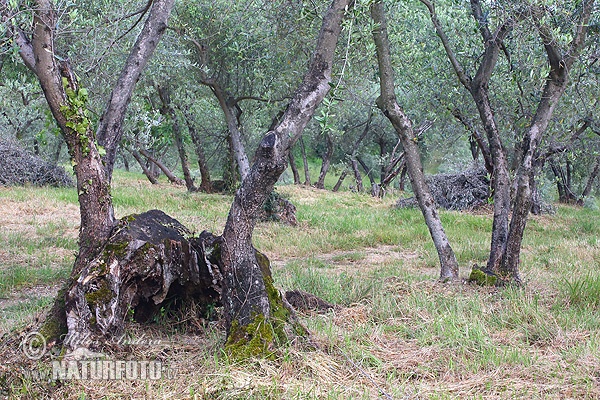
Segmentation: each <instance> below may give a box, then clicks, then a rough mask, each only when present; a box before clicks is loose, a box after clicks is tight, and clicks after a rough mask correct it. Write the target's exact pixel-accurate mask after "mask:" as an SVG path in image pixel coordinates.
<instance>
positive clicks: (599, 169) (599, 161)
mask: <svg viewBox="0 0 600 400" xmlns="http://www.w3.org/2000/svg"><path fill="white" fill-rule="evenodd" d="M598 173H600V156H598V157H597V158H596V162H595V163H594V168H593V169H592V172H591V173H590V176H588V179H587V183H586V184H585V189H583V192H582V193H581V197H580V198H579V200H577V204H578V205H580V206H583V203H584V201H585V199H586V198H587V197H588V196H589V195H590V193H591V192H592V188H593V187H594V180H596V177H597V176H598Z"/></svg>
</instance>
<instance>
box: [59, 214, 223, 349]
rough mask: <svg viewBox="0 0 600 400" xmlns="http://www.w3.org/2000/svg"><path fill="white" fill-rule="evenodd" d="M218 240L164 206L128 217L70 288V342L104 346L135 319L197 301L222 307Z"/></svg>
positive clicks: (142, 319) (71, 345)
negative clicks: (196, 234) (168, 212)
mask: <svg viewBox="0 0 600 400" xmlns="http://www.w3.org/2000/svg"><path fill="white" fill-rule="evenodd" d="M219 243H220V242H219V240H218V238H217V237H215V236H214V235H212V234H210V233H208V232H206V231H205V232H202V234H200V235H199V237H194V236H193V235H192V233H191V232H190V231H189V230H188V229H187V228H186V227H184V226H183V225H181V224H180V223H179V222H178V221H177V220H175V219H173V218H171V217H169V216H168V215H166V214H165V213H163V212H162V211H159V210H150V211H147V212H145V213H143V214H134V215H130V216H127V217H124V218H123V219H121V221H120V222H119V223H118V225H117V227H116V228H115V229H114V230H113V232H112V234H111V236H110V238H109V239H108V241H107V242H105V244H104V245H103V246H102V247H101V251H100V252H99V255H98V256H97V257H95V258H94V259H93V260H91V261H90V262H89V263H87V264H86V265H85V267H84V268H83V270H82V271H81V273H80V275H79V277H78V279H77V281H76V282H75V284H74V285H72V286H71V287H70V288H69V292H68V293H67V296H68V298H70V299H71V302H72V305H71V307H70V309H69V313H68V315H67V323H68V326H69V337H68V339H67V340H66V342H65V345H66V346H67V347H68V348H71V349H74V348H77V347H80V346H82V345H85V344H88V343H89V344H90V345H92V346H94V345H95V344H98V345H99V346H100V347H101V346H102V344H104V343H105V342H107V341H109V340H110V339H111V338H112V337H119V336H120V335H122V334H123V333H124V330H125V323H126V321H127V320H128V319H129V318H133V319H135V320H136V321H138V322H146V321H149V320H152V318H153V317H155V316H156V315H159V314H160V312H161V310H162V312H165V311H167V312H174V311H177V310H178V309H182V308H184V307H186V306H187V305H189V304H190V303H194V305H195V306H196V307H197V309H199V310H201V311H202V310H204V311H205V312H206V311H207V310H208V308H209V306H211V305H212V306H214V305H219V303H220V293H221V284H222V276H221V273H220V266H219V259H218V257H217V256H216V254H218V247H219V245H220V244H219ZM86 347H87V346H86Z"/></svg>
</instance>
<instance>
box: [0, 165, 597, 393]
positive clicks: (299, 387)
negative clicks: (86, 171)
mask: <svg viewBox="0 0 600 400" xmlns="http://www.w3.org/2000/svg"><path fill="white" fill-rule="evenodd" d="M278 190H279V191H281V192H282V193H284V194H285V195H287V196H289V198H290V199H291V200H292V202H293V203H294V204H295V205H296V207H297V209H298V212H297V217H298V221H299V224H298V226H297V227H289V226H284V225H279V224H273V223H259V224H258V226H257V229H256V234H255V238H254V240H255V246H256V247H257V248H258V249H260V250H261V251H263V252H265V253H266V254H267V255H268V256H269V258H270V259H271V261H272V268H273V276H274V278H275V282H276V284H277V285H278V286H279V287H280V288H281V289H283V290H288V289H301V290H305V291H308V292H311V293H314V294H316V295H318V296H320V297H322V298H323V299H325V300H327V301H329V302H333V303H336V304H338V305H340V307H339V308H337V309H336V310H335V311H331V312H328V313H325V314H301V315H300V318H301V319H302V321H303V323H304V324H305V325H306V326H307V327H308V328H309V329H310V331H311V332H312V340H313V341H314V342H315V343H316V344H317V345H318V349H316V350H315V349H307V348H303V347H302V346H290V347H286V348H284V349H281V351H280V353H279V357H278V358H277V359H276V360H250V361H246V362H244V363H237V362H233V361H231V360H229V359H228V358H227V357H226V356H225V355H224V354H223V353H222V351H221V349H222V344H223V339H224V332H223V331H222V328H221V327H220V326H219V325H211V324H206V325H205V326H203V327H201V328H198V329H199V330H193V329H191V330H190V329H188V330H186V329H184V328H183V325H182V328H177V329H175V328H176V327H178V326H179V324H178V323H179V322H180V321H171V322H163V324H164V325H160V324H159V325H144V326H138V325H133V326H132V327H131V329H132V332H130V334H132V335H134V336H135V337H142V338H151V339H152V340H153V344H152V345H148V346H144V345H140V346H137V347H134V348H133V350H132V351H133V353H127V354H120V353H118V352H117V353H115V354H113V355H112V357H113V358H115V359H151V360H154V359H160V360H163V362H164V363H165V364H168V367H169V368H170V369H172V370H173V371H174V372H175V376H174V377H173V376H172V377H164V378H163V379H160V380H157V381H132V382H128V381H66V382H61V383H60V385H57V386H48V384H47V383H45V382H44V381H38V380H36V379H33V378H31V379H28V378H25V379H23V380H21V381H19V382H17V383H14V382H13V387H12V389H11V390H13V393H19V395H16V394H15V395H14V397H15V398H18V397H21V396H22V397H25V398H27V397H28V398H43V397H47V398H86V399H87V398H106V399H112V398H123V397H125V398H138V397H144V396H145V397H148V398H207V399H233V398H235V399H237V398H244V399H349V398H354V399H370V398H394V399H395V398H419V399H458V398H461V399H462V398H469V399H471V398H473V399H476V398H482V399H491V398H501V399H509V398H528V399H529V398H531V399H562V398H577V399H586V398H587V399H595V398H599V397H600V313H599V312H598V311H599V306H600V300H599V299H600V275H599V274H598V271H597V270H596V269H597V268H595V267H597V266H598V265H600V241H599V239H598V238H599V237H600V224H598V223H597V221H598V220H599V217H600V212H599V211H596V210H592V209H580V208H575V207H565V206H559V207H558V212H557V214H555V215H549V216H540V217H535V216H532V217H531V218H530V220H529V222H528V225H527V230H526V233H525V240H524V243H523V252H522V257H521V272H522V275H523V278H524V280H525V282H526V284H527V285H526V287H525V288H524V289H515V288H507V289H503V290H498V289H494V288H482V287H478V286H472V285H468V284H462V283H461V284H452V285H443V284H439V283H437V282H436V280H435V279H436V278H437V276H438V274H439V271H438V266H437V265H438V261H437V255H436V253H435V251H434V248H433V246H432V244H431V240H430V238H429V234H428V231H427V228H426V227H425V224H424V222H423V218H422V216H421V215H420V213H419V211H418V210H396V209H393V208H392V207H391V206H392V204H393V202H394V200H395V199H394V198H393V197H394V196H388V197H386V198H384V199H373V198H371V197H370V196H368V195H363V194H356V193H350V192H342V193H331V192H328V191H321V190H315V189H311V188H299V187H294V186H280V187H279V188H278ZM113 194H114V201H115V207H116V213H117V215H118V216H123V215H126V214H129V213H137V212H142V211H144V210H147V209H152V208H159V209H162V210H164V211H165V212H167V213H168V214H170V215H172V216H174V217H175V218H177V219H179V220H180V221H181V222H182V223H184V224H185V225H187V226H188V227H190V228H192V229H194V230H196V231H201V230H203V229H207V230H210V231H212V232H214V233H220V232H221V231H222V229H223V226H224V224H225V220H226V217H227V212H228V209H229V205H230V202H231V197H230V196H220V195H205V194H198V193H195V194H188V193H185V190H184V189H182V188H178V187H173V186H171V185H169V184H167V183H161V184H160V185H159V186H157V187H156V186H155V187H153V186H151V185H149V184H148V183H147V182H146V181H145V180H144V179H143V177H142V176H141V175H137V174H128V173H124V172H119V171H117V172H116V173H115V177H114V188H113ZM441 216H442V221H443V223H444V226H445V228H446V231H447V233H448V236H449V238H450V240H451V243H452V245H453V247H454V250H455V252H456V253H457V256H458V259H459V262H460V265H461V275H462V276H464V277H466V276H467V275H468V273H469V271H470V267H471V265H472V264H474V263H479V264H481V263H484V262H485V260H486V257H487V251H488V246H489V239H490V229H491V217H490V216H489V215H471V214H464V213H456V212H442V213H441ZM0 223H1V225H0V226H2V228H1V230H0V240H2V243H4V245H3V247H2V249H0V262H1V264H0V269H1V274H0V327H1V329H2V330H3V331H5V332H8V331H14V330H18V329H21V328H23V327H24V326H26V325H28V324H30V323H31V322H32V321H33V320H34V318H35V316H36V315H37V314H38V313H39V312H40V311H42V310H44V309H47V307H48V306H49V304H50V303H51V301H52V298H53V295H54V293H55V292H56V290H57V289H58V287H59V286H60V283H61V282H62V280H64V279H65V278H66V276H67V275H68V273H69V271H70V267H71V265H72V262H73V259H74V252H75V251H76V249H77V243H76V237H77V231H78V208H77V198H76V194H75V193H74V190H73V189H51V188H33V187H25V188H10V189H0ZM5 346H8V345H6V344H5ZM6 349H7V347H4V349H3V351H6ZM6 359H7V358H6V357H4V360H6ZM14 368H15V366H14V365H10V364H8V363H7V362H6V361H3V362H2V364H0V377H1V376H2V373H1V372H2V371H5V370H9V369H14ZM33 368H34V369H35V368H38V369H40V368H41V369H43V368H44V365H38V366H35V365H34V366H33ZM46 368H47V366H46ZM14 385H16V386H14ZM5 389H6V387H5V386H3V383H2V380H1V379H0V393H1V391H2V390H5ZM2 395H3V396H4V395H5V393H2ZM386 396H389V397H386Z"/></svg>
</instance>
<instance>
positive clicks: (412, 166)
mask: <svg viewBox="0 0 600 400" xmlns="http://www.w3.org/2000/svg"><path fill="white" fill-rule="evenodd" d="M371 17H372V18H373V22H375V24H377V28H375V29H374V30H373V38H374V41H375V48H376V49H377V60H378V62H379V77H380V78H379V79H380V86H381V89H380V92H381V95H380V96H379V98H378V99H377V107H379V108H380V109H381V111H382V112H383V113H384V114H385V116H386V117H387V118H388V119H389V120H390V122H391V123H392V125H393V126H394V129H395V130H396V132H397V133H398V136H399V137H400V140H401V141H402V146H403V147H404V157H405V159H406V165H407V170H408V176H409V178H410V182H411V184H412V187H413V191H414V192H415V196H416V198H417V202H418V203H419V207H420V208H421V212H422V213H423V217H424V218H425V222H426V223H427V227H428V228H429V233H430V234H431V237H432V238H433V243H434V244H435V248H436V250H437V252H438V256H439V259H440V264H441V272H440V279H442V280H453V279H458V262H457V261H456V256H455V255H454V251H453V250H452V247H451V246H450V242H449V241H448V238H447V236H446V233H445V232H444V228H443V226H442V222H441V220H440V217H439V214H438V212H437V210H436V205H435V201H434V200H433V196H432V195H431V192H430V191H429V187H428V186H427V182H426V181H425V174H423V169H422V164H421V157H420V156H419V150H418V148H417V143H416V136H415V134H414V131H413V127H412V122H411V120H410V119H409V118H408V116H407V115H406V114H405V113H404V111H403V110H402V109H401V108H400V106H399V105H398V102H397V101H396V94H395V93H394V71H393V69H392V64H391V57H390V44H389V40H388V36H387V24H386V19H385V11H384V6H383V3H382V2H381V1H376V2H375V3H373V5H372V6H371Z"/></svg>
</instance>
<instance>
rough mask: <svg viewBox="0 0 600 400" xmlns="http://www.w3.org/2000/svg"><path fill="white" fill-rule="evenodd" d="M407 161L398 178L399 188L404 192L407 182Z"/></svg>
mask: <svg viewBox="0 0 600 400" xmlns="http://www.w3.org/2000/svg"><path fill="white" fill-rule="evenodd" d="M406 171H407V168H406V163H404V166H403V167H402V171H400V179H398V189H399V190H400V191H402V192H404V186H405V183H406Z"/></svg>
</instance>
